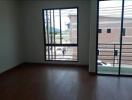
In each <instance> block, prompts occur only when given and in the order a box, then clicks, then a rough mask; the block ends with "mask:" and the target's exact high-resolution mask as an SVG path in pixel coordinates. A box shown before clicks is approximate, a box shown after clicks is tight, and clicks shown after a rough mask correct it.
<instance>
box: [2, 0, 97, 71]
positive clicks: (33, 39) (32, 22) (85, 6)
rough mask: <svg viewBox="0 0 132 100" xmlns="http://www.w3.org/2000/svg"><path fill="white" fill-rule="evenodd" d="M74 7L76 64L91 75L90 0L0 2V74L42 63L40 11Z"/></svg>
mask: <svg viewBox="0 0 132 100" xmlns="http://www.w3.org/2000/svg"><path fill="white" fill-rule="evenodd" d="M76 6H78V7H79V62H77V64H82V65H88V64H89V70H90V71H91V72H94V71H95V62H96V59H95V57H96V56H95V55H96V51H95V47H96V0H91V2H90V0H87V1H86V0H80V1H75V0H70V1H67V0H56V1H52V0H50V1H45V0H44V1H34V0H29V1H26V0H25V1H20V2H15V1H9V0H8V1H7V0H6V1H0V12H1V13H0V47H1V48H0V73H1V72H4V71H6V70H8V69H10V68H12V67H14V66H16V65H18V64H20V63H23V62H33V63H45V60H44V44H43V43H44V41H43V23H42V9H44V8H61V7H76ZM90 16H91V17H90ZM50 63H51V62H50ZM52 63H62V62H52ZM63 63H64V62H63ZM66 63H67V62H66ZM69 63H70V62H69Z"/></svg>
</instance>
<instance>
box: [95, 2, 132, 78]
mask: <svg viewBox="0 0 132 100" xmlns="http://www.w3.org/2000/svg"><path fill="white" fill-rule="evenodd" d="M100 1H103V0H97V6H96V8H97V17H96V19H97V20H96V21H97V23H96V74H97V75H103V76H127V77H132V75H126V74H121V57H122V34H123V27H124V7H125V0H122V1H121V2H122V9H121V26H120V43H119V44H120V52H119V67H118V73H117V74H103V73H98V63H97V60H98V28H99V2H100Z"/></svg>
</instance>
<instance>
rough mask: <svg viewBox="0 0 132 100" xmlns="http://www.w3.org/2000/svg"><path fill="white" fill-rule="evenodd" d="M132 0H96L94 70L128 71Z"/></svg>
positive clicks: (131, 68) (131, 65)
mask: <svg viewBox="0 0 132 100" xmlns="http://www.w3.org/2000/svg"><path fill="white" fill-rule="evenodd" d="M131 32H132V1H130V0H122V1H121V0H108V1H98V29H97V35H98V36H97V74H110V75H132V33H131Z"/></svg>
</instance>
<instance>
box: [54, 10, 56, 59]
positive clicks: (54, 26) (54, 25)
mask: <svg viewBox="0 0 132 100" xmlns="http://www.w3.org/2000/svg"><path fill="white" fill-rule="evenodd" d="M53 29H54V44H55V43H56V40H55V35H56V33H55V12H54V10H53ZM54 59H56V46H55V45H54Z"/></svg>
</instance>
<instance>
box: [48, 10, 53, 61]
mask: <svg viewBox="0 0 132 100" xmlns="http://www.w3.org/2000/svg"><path fill="white" fill-rule="evenodd" d="M49 16H50V34H49V35H50V42H51V44H52V19H51V10H50V11H49ZM50 48H51V50H50V51H51V55H53V47H52V46H51V47H50ZM51 59H53V56H51Z"/></svg>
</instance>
